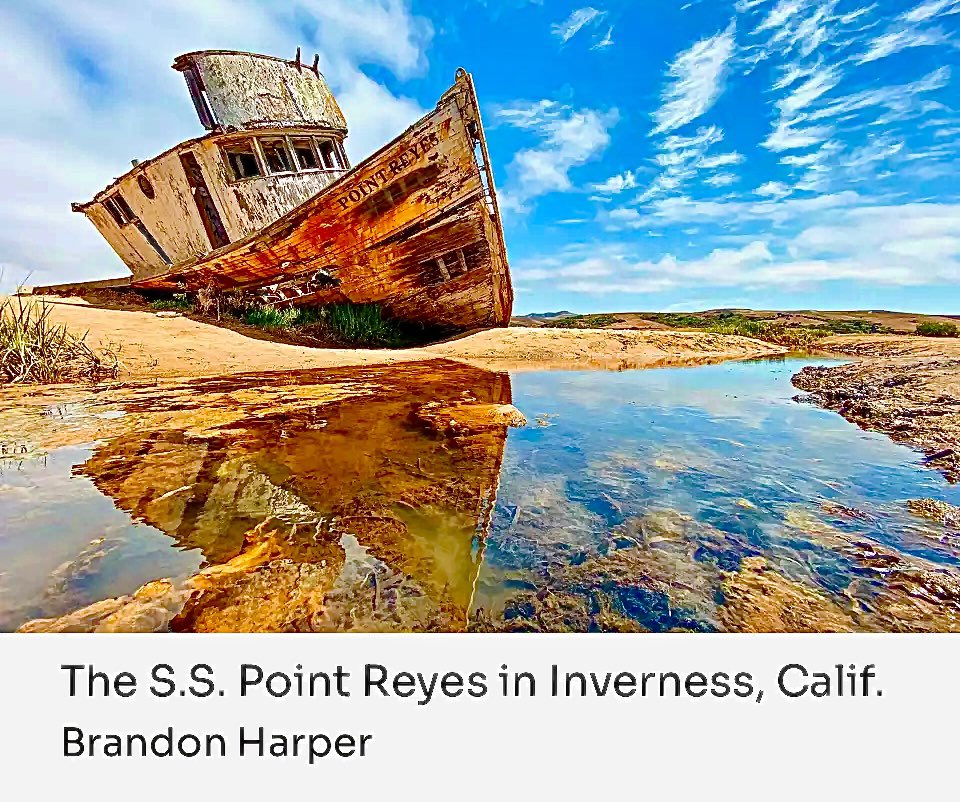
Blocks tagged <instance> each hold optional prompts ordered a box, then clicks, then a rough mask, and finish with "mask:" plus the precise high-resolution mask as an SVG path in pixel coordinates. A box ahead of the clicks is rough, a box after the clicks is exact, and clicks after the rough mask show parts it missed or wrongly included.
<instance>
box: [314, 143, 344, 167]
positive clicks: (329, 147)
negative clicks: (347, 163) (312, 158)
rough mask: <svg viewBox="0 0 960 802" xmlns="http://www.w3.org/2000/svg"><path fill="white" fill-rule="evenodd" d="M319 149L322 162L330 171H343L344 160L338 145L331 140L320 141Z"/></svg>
mask: <svg viewBox="0 0 960 802" xmlns="http://www.w3.org/2000/svg"><path fill="white" fill-rule="evenodd" d="M317 149H318V150H319V151H320V160H321V161H322V162H323V166H324V167H325V168H327V169H328V170H342V169H343V160H342V159H341V158H340V152H339V151H338V150H337V147H336V145H335V144H334V143H333V141H332V140H330V139H318V140H317Z"/></svg>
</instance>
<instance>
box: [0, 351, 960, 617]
mask: <svg viewBox="0 0 960 802" xmlns="http://www.w3.org/2000/svg"><path fill="white" fill-rule="evenodd" d="M809 364H825V361H824V360H823V359H812V358H786V359H779V360H763V361H752V362H727V363H723V364H720V365H712V366H701V367H696V368H664V369H655V370H636V371H622V372H607V371H578V372H566V371H564V372H559V371H558V372H521V373H516V374H513V375H512V376H508V375H506V374H501V373H495V372H491V371H488V370H483V369H480V368H475V367H470V366H466V365H462V364H459V363H455V362H449V361H442V360H437V361H434V362H427V363H411V364H406V365H395V366H390V367H373V368H371V367H368V368H356V369H337V370H329V371H305V372H300V373H286V374H250V375H246V376H234V377H224V378H221V379H206V380H195V381H191V382H182V383H180V384H178V385H175V386H172V387H164V388H161V389H152V388H148V387H142V388H138V389H136V390H135V391H134V392H130V393H127V394H123V393H120V394H118V395H116V396H114V397H107V398H100V399H98V400H97V401H96V402H92V403H91V405H90V406H89V408H88V409H86V410H79V411H77V410H73V411H72V414H73V415H83V414H88V415H96V416H99V417H100V419H102V420H106V421H109V422H110V423H111V424H113V425H115V426H116V430H115V433H114V434H113V435H111V436H110V437H108V438H106V439H105V440H103V441H100V442H97V443H94V444H88V445H86V446H83V447H70V448H62V449H55V450H53V451H51V452H50V453H49V454H47V455H46V456H44V457H36V458H26V457H20V456H18V457H16V458H15V459H7V460H6V461H5V462H4V463H3V466H2V467H3V470H2V472H0V521H2V522H3V527H4V531H3V534H2V536H0V627H2V628H4V629H15V628H17V627H18V626H21V625H23V624H24V623H25V622H26V621H28V620H29V619H36V618H56V617H58V616H64V614H68V615H67V616H66V618H64V619H61V620H60V622H59V623H58V624H55V625H54V628H60V629H98V630H126V629H144V628H162V629H165V628H170V629H174V630H178V631H238V630H239V631H291V630H293V631H343V630H358V631H372V630H376V631H379V630H394V631H396V630H399V631H422V630H446V631H464V630H471V631H503V630H510V631H513V630H519V631H590V630H604V631H607V630H609V631H836V630H842V631H846V630H865V631H878V630H879V631H883V630H890V631H898V630H922V631H944V630H954V629H957V628H960V579H958V577H960V533H958V532H956V531H955V530H953V529H951V528H950V527H949V526H947V525H946V524H945V523H943V522H938V521H936V520H931V519H928V518H924V517H921V516H918V515H916V514H915V513H914V512H911V510H910V508H909V507H908V504H907V502H908V501H909V500H911V499H922V498H927V499H936V500H940V501H946V502H949V503H952V504H958V503H960V491H958V489H957V488H956V487H953V486H950V485H949V484H948V483H947V482H946V481H945V480H944V479H943V478H942V477H941V476H940V475H939V474H938V473H936V472H935V471H933V470H930V469H929V468H926V467H924V466H923V465H922V464H921V457H920V455H919V454H917V453H916V452H913V451H911V450H910V449H908V448H906V447H904V446H900V445H897V444H895V443H893V442H892V441H890V440H889V439H888V438H886V437H885V436H883V435H880V434H874V433H868V432H863V431H861V430H859V429H858V428H857V427H855V426H853V425H852V424H849V423H847V422H846V421H844V420H843V419H842V418H841V417H840V416H838V415H836V414H835V413H832V412H829V411H824V410H820V409H818V408H816V407H814V406H811V405H809V404H805V403H802V402H798V401H797V400H794V396H797V395H798V392H797V391H796V390H795V389H794V388H793V387H792V386H791V384H790V377H791V376H792V375H793V374H794V373H796V372H797V371H799V370H800V368H802V367H804V366H805V365H809ZM511 403H512V404H513V405H514V406H515V407H517V408H518V409H519V410H520V411H521V412H522V413H523V415H524V416H525V417H526V419H527V425H526V426H524V427H521V428H510V427H509V425H508V424H515V423H517V422H518V421H517V420H516V415H515V414H514V412H513V411H512V408H511V407H510V406H509V404H511ZM116 410H122V411H123V412H125V413H126V414H125V415H123V414H119V413H116ZM115 413H116V414H115ZM161 577H163V578H167V579H169V580H170V581H169V582H167V583H161V584H156V583H155V584H154V585H151V586H149V588H148V591H145V592H141V593H139V594H138V595H137V596H135V597H132V596H131V594H133V593H134V591H136V590H137V588H138V587H140V586H141V585H143V584H144V583H147V582H149V581H150V580H153V579H159V578H161ZM107 600H110V601H107ZM88 605H93V607H92V608H91V607H87V606H88ZM84 608H86V609H84ZM71 611H74V612H71ZM131 611H132V612H131ZM48 626H49V625H40V626H39V627H37V626H35V625H31V626H30V627H28V628H39V629H43V628H45V627H48Z"/></svg>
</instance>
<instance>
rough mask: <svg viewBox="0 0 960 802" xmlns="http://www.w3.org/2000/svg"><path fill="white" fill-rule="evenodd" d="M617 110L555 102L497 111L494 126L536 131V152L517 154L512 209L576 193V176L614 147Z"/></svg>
mask: <svg viewBox="0 0 960 802" xmlns="http://www.w3.org/2000/svg"><path fill="white" fill-rule="evenodd" d="M618 118H619V114H618V113H617V111H616V109H612V110H610V111H604V112H601V111H597V110H595V109H574V108H571V107H570V106H565V105H563V104H560V103H557V102H556V101H553V100H540V101H537V102H534V103H515V104H513V105H510V106H501V107H499V108H497V109H495V110H494V122H495V124H500V125H509V126H512V127H514V128H519V129H522V130H526V131H529V132H532V133H533V134H535V135H536V137H537V138H538V139H539V140H540V142H539V144H538V145H536V146H535V147H531V148H525V149H522V150H520V151H518V152H517V153H516V155H514V157H513V160H512V161H511V162H510V164H509V165H508V166H507V174H508V176H509V180H508V182H507V184H506V186H505V187H504V190H503V192H502V201H503V204H504V206H505V207H506V208H510V209H513V210H514V211H523V210H526V208H527V204H528V202H529V201H530V200H532V199H534V198H536V197H539V196H540V195H545V194H547V193H549V192H568V191H570V190H572V189H573V188H574V187H573V183H572V182H571V180H570V171H571V170H572V169H573V168H575V167H578V166H580V165H583V164H586V163H587V162H589V161H591V160H592V159H595V158H597V157H598V156H599V155H600V154H601V153H602V152H603V151H604V150H605V149H606V148H607V146H608V145H609V144H610V134H609V129H610V128H611V127H612V126H614V125H615V124H616V122H617V120H618Z"/></svg>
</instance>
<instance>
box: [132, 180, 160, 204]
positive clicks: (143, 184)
mask: <svg viewBox="0 0 960 802" xmlns="http://www.w3.org/2000/svg"><path fill="white" fill-rule="evenodd" d="M137 186H138V187H140V191H141V192H142V193H143V194H144V195H146V196H147V198H149V199H150V200H153V199H154V198H155V197H157V193H156V192H155V191H154V189H153V184H151V183H150V179H149V178H147V177H146V176H145V175H141V176H139V177H138V178H137Z"/></svg>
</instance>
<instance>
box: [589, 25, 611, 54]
mask: <svg viewBox="0 0 960 802" xmlns="http://www.w3.org/2000/svg"><path fill="white" fill-rule="evenodd" d="M614 44H615V43H614V41H613V26H612V25H611V26H610V27H608V28H607V34H606V36H604V37H603V38H602V39H598V40H597V41H596V42H594V43H593V46H592V47H591V48H590V49H591V50H605V49H606V48H608V47H613V45H614Z"/></svg>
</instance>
